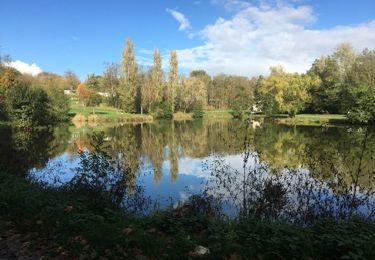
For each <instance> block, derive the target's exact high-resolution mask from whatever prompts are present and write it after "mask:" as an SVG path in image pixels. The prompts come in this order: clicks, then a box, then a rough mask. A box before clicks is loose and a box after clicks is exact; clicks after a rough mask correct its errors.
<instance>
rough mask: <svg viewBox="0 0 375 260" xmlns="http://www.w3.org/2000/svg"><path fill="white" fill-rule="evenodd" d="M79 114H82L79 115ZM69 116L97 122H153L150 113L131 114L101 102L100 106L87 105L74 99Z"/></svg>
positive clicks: (78, 120) (73, 118) (79, 119)
mask: <svg viewBox="0 0 375 260" xmlns="http://www.w3.org/2000/svg"><path fill="white" fill-rule="evenodd" d="M77 115H82V116H80V117H77ZM69 116H70V117H71V118H72V120H74V121H76V122H81V121H82V122H94V123H95V122H96V123H114V122H125V123H126V122H129V123H143V122H152V121H153V118H152V116H150V115H141V114H129V113H124V112H123V111H121V110H119V109H116V108H113V107H110V106H106V105H104V104H101V105H100V106H98V107H86V106H83V105H82V104H79V103H78V102H75V101H72V102H71V105H70V111H69Z"/></svg>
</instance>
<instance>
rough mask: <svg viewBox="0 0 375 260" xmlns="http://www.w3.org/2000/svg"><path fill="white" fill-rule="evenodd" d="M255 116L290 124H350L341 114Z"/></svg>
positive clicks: (255, 116)
mask: <svg viewBox="0 0 375 260" xmlns="http://www.w3.org/2000/svg"><path fill="white" fill-rule="evenodd" d="M254 118H255V120H256V118H258V119H263V118H264V119H266V120H271V121H273V122H276V123H280V124H288V125H314V126H316V125H343V124H347V125H348V124H350V122H349V120H348V119H347V118H346V117H345V115H339V114H299V115H296V116H295V117H289V116H288V115H286V114H278V115H272V116H265V115H254Z"/></svg>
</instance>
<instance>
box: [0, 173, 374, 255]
mask: <svg viewBox="0 0 375 260" xmlns="http://www.w3.org/2000/svg"><path fill="white" fill-rule="evenodd" d="M192 205H193V204H191V206H184V207H180V208H177V209H174V210H173V209H170V210H166V211H162V212H157V213H154V214H153V215H151V216H147V217H134V216H130V215H126V214H123V213H121V211H119V210H118V209H116V208H115V207H114V206H111V203H110V202H108V201H105V200H101V199H99V198H93V197H91V196H86V195H84V193H80V192H72V191H69V190H67V189H61V190H54V189H50V188H42V187H40V186H39V185H36V184H29V183H28V182H26V181H25V180H23V179H21V178H20V177H15V176H10V175H8V174H4V173H0V207H1V211H0V235H1V236H2V237H3V241H7V240H10V241H11V239H14V238H15V237H16V239H17V237H18V238H19V239H21V240H22V241H23V242H22V247H23V250H25V248H27V250H28V251H30V252H33V253H34V254H35V255H39V256H40V255H44V256H49V257H56V258H57V257H62V258H79V257H81V258H82V259H85V258H99V257H100V256H103V257H106V258H107V259H113V258H135V257H138V258H139V259H150V258H151V259H156V258H157V259H160V258H162V259H163V258H164V259H176V258H182V259H186V258H189V257H190V258H195V256H196V255H195V253H194V252H195V250H196V248H197V246H203V247H205V248H208V249H209V251H210V253H209V254H207V255H206V256H207V258H212V259H221V258H225V259H249V258H250V259H275V258H276V259H283V258H284V259H292V258H297V259H339V258H351V259H353V258H361V259H374V257H375V224H374V223H371V222H365V221H360V220H348V221H344V222H340V223H336V222H333V221H329V220H319V221H316V222H315V223H314V224H313V225H311V226H308V227H302V226H298V225H291V224H286V223H280V222H269V221H262V220H256V219H246V220H243V221H234V220H224V219H221V218H216V217H214V216H212V215H210V214H208V213H204V211H203V212H202V211H201V210H199V207H196V206H192ZM4 234H5V235H4ZM7 234H8V235H9V236H8V235H7ZM12 234H13V235H12ZM14 234H16V236H15V235H14Z"/></svg>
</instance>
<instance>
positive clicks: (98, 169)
mask: <svg viewBox="0 0 375 260" xmlns="http://www.w3.org/2000/svg"><path fill="white" fill-rule="evenodd" d="M90 139H91V146H92V147H93V151H90V152H89V151H80V152H79V158H80V165H79V167H78V168H76V169H75V174H74V177H73V179H72V180H71V181H69V182H68V183H67V184H65V186H64V187H65V188H68V189H69V190H73V191H77V192H79V193H82V192H85V193H88V195H90V197H92V198H93V199H99V200H101V199H103V198H104V199H107V200H110V201H112V202H114V203H115V204H116V205H117V206H119V207H121V208H122V209H124V210H125V211H126V212H128V213H130V212H131V213H137V214H139V213H145V210H146V208H147V204H148V199H147V198H145V197H144V196H143V189H142V188H141V187H140V186H137V185H136V184H135V180H134V179H135V176H134V168H133V167H134V165H131V164H132V161H131V160H128V158H129V157H128V155H127V154H125V153H124V152H123V151H122V152H120V153H113V150H112V149H111V147H110V144H109V143H108V142H106V141H105V139H106V137H105V135H104V133H103V132H101V133H95V134H93V135H92V136H91V138H90Z"/></svg>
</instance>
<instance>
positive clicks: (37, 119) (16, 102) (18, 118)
mask: <svg viewBox="0 0 375 260" xmlns="http://www.w3.org/2000/svg"><path fill="white" fill-rule="evenodd" d="M6 96H7V97H6V102H7V110H8V113H9V117H10V119H11V120H12V121H13V123H14V124H15V125H17V126H19V127H22V128H25V127H33V126H38V125H47V124H48V123H49V122H50V121H51V114H50V101H49V98H48V95H47V93H46V92H45V91H44V90H42V89H40V88H33V87H29V86H27V85H25V84H18V85H16V86H13V87H12V88H10V89H9V90H8V91H7V95H6Z"/></svg>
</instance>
